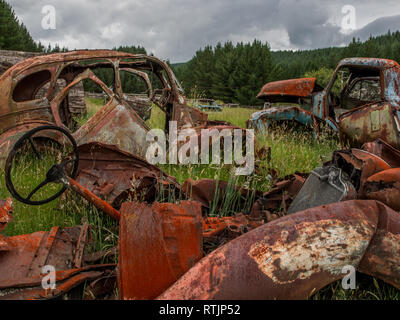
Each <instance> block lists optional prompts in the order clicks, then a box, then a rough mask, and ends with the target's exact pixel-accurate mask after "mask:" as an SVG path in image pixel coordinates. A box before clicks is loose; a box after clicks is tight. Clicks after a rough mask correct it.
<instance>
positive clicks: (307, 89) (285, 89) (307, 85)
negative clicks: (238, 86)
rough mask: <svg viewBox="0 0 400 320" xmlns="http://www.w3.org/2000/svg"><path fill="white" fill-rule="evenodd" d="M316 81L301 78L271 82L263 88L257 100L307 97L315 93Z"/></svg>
mask: <svg viewBox="0 0 400 320" xmlns="http://www.w3.org/2000/svg"><path fill="white" fill-rule="evenodd" d="M315 80H316V78H300V79H290V80H281V81H274V82H269V83H267V84H266V85H264V86H263V87H262V88H261V90H260V92H259V93H258V95H257V99H260V98H261V99H268V98H269V97H270V96H298V97H307V96H309V95H311V93H312V92H313V91H314V87H315ZM318 87H319V86H318Z"/></svg>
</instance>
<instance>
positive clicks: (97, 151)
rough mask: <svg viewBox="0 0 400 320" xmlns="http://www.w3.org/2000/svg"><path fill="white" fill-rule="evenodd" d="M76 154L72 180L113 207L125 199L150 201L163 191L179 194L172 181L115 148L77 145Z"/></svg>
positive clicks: (139, 159) (173, 180)
mask: <svg viewBox="0 0 400 320" xmlns="http://www.w3.org/2000/svg"><path fill="white" fill-rule="evenodd" d="M78 152H79V168H78V175H77V178H76V181H77V182H78V183H79V184H81V185H82V186H83V187H85V188H87V189H89V190H90V191H91V192H93V193H94V194H95V195H97V196H98V197H100V198H102V199H104V200H105V201H107V202H108V203H110V204H112V205H113V206H114V207H115V208H119V207H120V206H121V204H122V202H123V201H126V199H127V198H128V197H131V199H133V200H134V199H137V200H138V201H147V202H153V201H155V200H156V198H157V196H159V195H161V196H162V195H163V194H164V192H165V193H169V192H172V193H173V192H176V193H177V194H178V193H179V192H180V185H179V184H178V183H177V182H176V180H175V178H173V177H170V176H168V175H167V174H165V173H164V172H163V171H162V170H161V169H159V168H158V167H156V166H154V165H151V164H149V163H148V162H147V161H145V160H143V159H141V158H139V157H137V156H134V155H132V154H129V153H127V152H124V151H122V150H120V149H118V148H117V147H116V146H110V145H105V144H102V143H97V142H95V143H89V144H85V145H82V146H79V147H78Z"/></svg>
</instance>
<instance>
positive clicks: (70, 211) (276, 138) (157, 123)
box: [0, 99, 400, 300]
mask: <svg viewBox="0 0 400 320" xmlns="http://www.w3.org/2000/svg"><path fill="white" fill-rule="evenodd" d="M86 102H87V107H88V115H86V116H85V117H82V118H81V119H78V120H79V123H80V124H83V123H84V122H85V121H87V119H88V118H89V117H90V116H91V115H93V114H94V113H95V112H96V111H97V110H98V109H99V108H101V106H102V101H101V100H99V99H87V100H86ZM255 111H256V110H252V109H244V108H232V109H227V108H225V109H224V110H223V111H222V112H210V113H209V118H210V119H216V120H225V121H229V122H231V123H232V124H234V125H237V126H240V127H245V123H246V120H247V119H248V118H249V116H250V114H251V113H253V112H255ZM147 123H148V124H149V126H150V127H151V128H162V127H163V126H164V123H165V116H164V114H163V112H162V111H161V110H159V109H158V108H157V107H155V106H154V107H153V110H152V115H151V118H150V119H149V120H148V121H147ZM256 138H257V140H258V144H259V146H265V147H269V148H271V158H270V159H268V158H267V157H266V158H263V159H258V162H257V164H258V165H259V167H260V168H261V173H260V174H257V173H253V174H252V175H250V176H247V177H241V178H238V177H235V176H234V175H233V174H232V170H233V166H232V165H223V166H221V165H189V166H183V165H160V167H161V169H162V170H164V171H165V172H166V173H167V174H169V175H171V176H175V177H176V179H177V180H178V182H180V183H183V182H184V181H185V180H187V179H188V178H191V179H193V180H198V179H202V178H211V179H216V180H218V181H220V180H223V181H228V189H229V190H228V192H227V193H226V195H225V197H224V199H223V203H222V205H220V208H219V209H217V206H216V203H215V201H214V202H212V203H211V204H210V205H211V212H210V215H231V214H233V213H235V212H237V210H238V206H239V198H238V193H237V192H236V186H237V185H239V186H243V187H246V188H250V189H252V190H254V189H257V190H260V191H268V190H269V188H270V187H271V181H270V179H269V175H268V172H269V170H270V169H275V170H277V171H278V173H279V175H280V176H281V177H284V176H286V175H289V174H292V173H294V172H296V171H299V172H310V171H311V170H312V169H314V168H315V167H317V166H320V165H321V164H322V163H323V162H325V161H327V160H329V159H330V157H331V155H332V152H333V151H334V150H336V149H338V148H339V147H340V145H339V143H338V140H337V138H336V137H335V136H334V135H333V134H332V133H330V132H323V133H322V134H321V135H320V136H319V138H318V139H315V137H314V136H313V134H312V133H310V132H307V131H305V130H304V131H301V132H299V131H293V130H290V128H284V127H283V128H280V129H277V130H273V131H272V132H270V133H269V134H258V135H257V136H256ZM53 160H54V159H52V160H50V159H49V160H45V161H42V162H41V166H38V163H33V162H29V161H31V160H29V159H27V160H26V161H25V162H21V163H20V164H19V169H18V170H16V171H15V172H14V179H15V184H16V185H20V186H23V189H26V190H28V189H33V187H35V186H36V185H37V184H38V182H40V180H41V179H43V176H44V174H45V173H46V171H47V169H48V167H49V166H50V165H52V161H53ZM53 191H54V190H53ZM48 192H50V191H49V190H48ZM9 196H10V194H9V193H8V191H7V189H6V187H5V182H4V174H3V173H0V198H3V199H4V198H6V197H9ZM41 196H46V192H44V193H41V194H38V198H40V197H41ZM217 196H218V195H216V198H217ZM253 197H254V194H250V195H249V198H248V201H247V203H245V205H244V208H242V209H243V211H246V210H249V209H250V204H251V202H252V199H253ZM168 200H169V199H166V201H168ZM82 222H87V223H89V224H91V225H92V226H93V231H94V242H93V244H92V246H91V247H90V248H89V249H90V250H105V249H108V248H110V247H113V246H115V245H116V243H117V240H118V223H117V222H115V221H113V220H112V219H110V218H109V217H108V216H106V215H105V214H103V213H102V212H99V211H97V210H96V209H95V208H94V207H93V206H92V205H91V204H89V203H87V202H86V201H85V200H82V199H81V198H80V197H79V196H77V195H75V194H72V193H70V192H67V193H65V194H64V195H63V196H61V197H60V198H58V199H56V200H54V201H52V202H51V203H48V204H46V205H41V206H29V205H25V204H22V203H20V202H18V201H16V200H14V213H13V221H12V222H11V223H9V224H8V226H7V228H6V229H5V231H4V234H5V235H8V236H12V235H17V234H24V233H31V232H35V231H39V230H45V231H47V230H50V228H51V227H53V226H56V225H58V226H61V227H69V226H74V225H78V224H81V223H82ZM399 298H400V291H399V290H397V289H395V288H394V287H392V286H390V285H388V284H386V283H384V282H382V281H379V280H376V279H374V278H372V277H369V276H365V275H361V274H357V289H356V290H343V289H342V287H341V283H340V281H338V282H335V283H333V284H331V285H329V286H327V287H325V288H324V289H322V290H321V291H319V292H317V293H316V294H315V295H314V296H313V297H312V299H324V300H325V299H328V300H331V299H377V300H381V299H382V300H384V299H396V300H398V299H399Z"/></svg>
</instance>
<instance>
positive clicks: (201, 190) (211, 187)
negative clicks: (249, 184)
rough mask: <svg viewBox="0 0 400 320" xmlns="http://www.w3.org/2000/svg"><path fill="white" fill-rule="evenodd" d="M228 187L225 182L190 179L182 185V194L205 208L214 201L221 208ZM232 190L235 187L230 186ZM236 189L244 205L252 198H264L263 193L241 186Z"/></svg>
mask: <svg viewBox="0 0 400 320" xmlns="http://www.w3.org/2000/svg"><path fill="white" fill-rule="evenodd" d="M228 186H229V184H228V182H226V181H223V180H214V179H200V180H192V179H188V180H186V181H185V182H184V183H183V185H182V192H183V193H184V194H185V195H186V197H187V198H188V199H191V200H194V201H198V202H200V203H201V204H202V205H203V206H204V207H205V208H210V206H211V204H212V203H213V202H214V201H215V203H214V205H215V206H216V207H218V208H219V207H220V206H221V205H222V202H223V201H224V199H225V198H226V192H227V189H228ZM230 188H233V186H230ZM234 188H235V190H236V191H237V192H238V194H239V195H240V197H241V199H240V202H241V203H242V205H243V204H244V203H245V202H246V201H248V198H249V197H251V196H254V197H255V198H259V197H261V196H262V192H261V191H257V190H255V191H252V190H248V189H246V188H243V187H239V186H235V187H234Z"/></svg>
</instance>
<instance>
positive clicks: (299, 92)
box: [248, 58, 400, 148]
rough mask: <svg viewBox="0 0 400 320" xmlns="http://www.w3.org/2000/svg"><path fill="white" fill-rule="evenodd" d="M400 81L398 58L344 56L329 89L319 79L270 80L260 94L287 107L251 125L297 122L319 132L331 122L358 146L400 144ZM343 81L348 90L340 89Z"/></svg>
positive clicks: (261, 113) (255, 116) (262, 115)
mask: <svg viewBox="0 0 400 320" xmlns="http://www.w3.org/2000/svg"><path fill="white" fill-rule="evenodd" d="M399 81H400V66H399V64H398V63H397V62H395V61H393V60H387V59H375V58H347V59H343V60H342V61H340V63H339V65H338V66H337V68H336V70H335V72H334V74H333V75H332V78H331V80H330V81H329V83H328V85H327V86H326V88H325V89H323V88H322V87H321V86H319V85H318V84H317V83H316V79H315V78H303V79H292V80H284V81H277V82H270V83H267V84H266V85H265V86H264V87H263V88H262V89H261V91H260V93H259V94H258V96H257V98H259V99H262V100H264V101H265V102H266V103H272V104H275V103H278V104H283V105H281V106H273V107H271V108H268V109H266V110H262V111H259V112H256V113H254V114H253V115H252V116H251V118H250V119H249V121H248V125H249V126H250V127H252V128H255V129H259V130H265V129H266V128H267V127H268V126H269V125H270V124H272V123H274V122H279V121H292V122H297V123H300V124H301V125H306V126H310V127H312V128H314V130H316V131H318V129H319V125H320V124H321V123H323V122H325V123H326V124H327V125H328V126H329V127H330V128H332V129H333V130H334V131H339V132H340V136H341V138H342V140H343V141H344V142H346V141H349V142H350V144H351V145H353V146H359V147H360V146H361V145H362V144H363V143H365V142H369V141H373V140H375V139H377V138H383V139H384V140H385V141H386V142H387V143H389V144H390V145H392V146H393V147H395V148H399V147H400V140H399V139H400V109H399V108H400V92H399ZM340 82H343V83H344V85H343V88H342V90H340V92H335V90H334V88H335V85H336V84H337V87H340V84H339V83H340Z"/></svg>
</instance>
